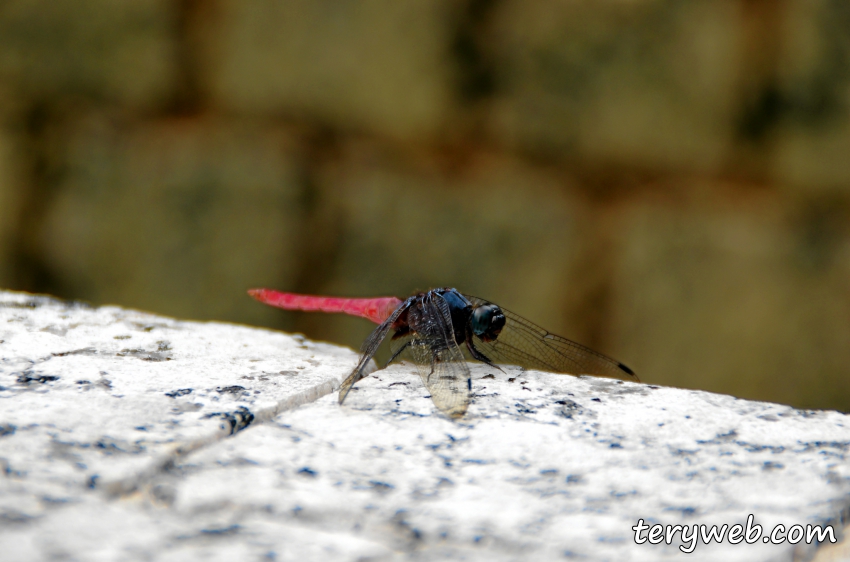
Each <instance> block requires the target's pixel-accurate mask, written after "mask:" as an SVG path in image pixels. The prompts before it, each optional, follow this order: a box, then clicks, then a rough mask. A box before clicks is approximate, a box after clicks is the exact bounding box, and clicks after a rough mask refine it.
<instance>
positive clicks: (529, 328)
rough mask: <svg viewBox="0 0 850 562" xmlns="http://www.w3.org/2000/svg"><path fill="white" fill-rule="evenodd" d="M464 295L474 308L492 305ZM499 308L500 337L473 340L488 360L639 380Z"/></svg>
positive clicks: (626, 370)
mask: <svg viewBox="0 0 850 562" xmlns="http://www.w3.org/2000/svg"><path fill="white" fill-rule="evenodd" d="M464 296H465V297H466V298H467V299H469V301H470V302H471V303H472V304H473V305H475V306H480V305H485V304H492V303H490V302H489V301H485V300H484V299H479V298H477V297H471V296H469V295H464ZM499 308H501V310H502V312H503V313H504V315H505V319H506V322H505V327H504V328H503V329H502V332H501V333H500V334H499V337H498V338H496V340H494V341H490V342H485V341H484V340H482V339H481V338H479V337H478V336H474V337H473V342H474V344H475V347H476V348H478V350H479V351H481V352H482V353H483V354H484V355H486V356H487V357H488V358H489V359H490V360H491V361H494V362H496V363H508V364H514V365H521V366H523V367H529V368H532V369H540V370H544V371H553V372H557V373H570V374H574V375H601V376H606V377H616V378H625V379H627V380H632V381H639V379H638V378H637V375H635V374H634V372H633V371H632V370H631V369H629V368H628V367H626V366H625V365H623V364H622V363H620V362H619V361H616V360H614V359H611V358H610V357H607V356H605V355H603V354H601V353H599V352H596V351H594V350H592V349H590V348H589V347H585V346H583V345H581V344H579V343H576V342H574V341H571V340H568V339H567V338H563V337H561V336H558V335H555V334H553V333H551V332H549V331H548V330H545V329H544V328H541V327H540V326H538V325H537V324H535V323H533V322H530V321H528V320H526V319H525V318H523V317H522V316H520V315H518V314H514V313H513V312H511V311H509V310H505V309H504V308H502V307H499Z"/></svg>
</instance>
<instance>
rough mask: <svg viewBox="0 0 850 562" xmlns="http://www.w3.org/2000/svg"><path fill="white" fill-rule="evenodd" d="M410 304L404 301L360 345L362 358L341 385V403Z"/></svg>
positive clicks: (360, 377) (408, 301) (361, 376)
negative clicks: (394, 323)
mask: <svg viewBox="0 0 850 562" xmlns="http://www.w3.org/2000/svg"><path fill="white" fill-rule="evenodd" d="M409 305H410V299H408V300H407V301H405V302H403V303H402V304H401V305H400V306H399V307H398V308H396V309H395V311H393V313H392V314H390V316H389V318H387V319H386V320H384V321H383V322H382V323H381V324H380V325H378V327H377V328H375V329H374V330H373V331H372V333H371V334H369V337H368V338H366V340H365V341H364V342H363V345H361V346H360V352H361V355H360V360H359V361H358V362H357V366H356V367H354V370H353V371H352V372H351V374H350V375H348V377H347V378H346V379H345V380H344V381H343V383H342V386H340V387H339V403H340V404H342V403H343V401H344V400H345V397H346V396H348V393H349V391H350V390H351V387H352V386H354V383H356V382H357V381H359V380H360V379H362V378H363V369H365V368H366V365H368V364H369V361H371V359H372V357H374V356H375V352H376V351H378V348H379V347H381V343H382V342H383V341H384V338H386V337H387V334H388V333H389V331H390V329H391V328H392V325H393V322H395V321H396V320H397V319H398V317H399V316H401V313H402V312H404V310H405V309H406V308H407V307H408V306H409Z"/></svg>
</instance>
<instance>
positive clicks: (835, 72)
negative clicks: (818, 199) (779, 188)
mask: <svg viewBox="0 0 850 562" xmlns="http://www.w3.org/2000/svg"><path fill="white" fill-rule="evenodd" d="M786 9H787V11H788V13H787V15H786V17H785V20H784V21H785V25H784V28H783V43H782V44H783V50H782V53H781V58H780V62H779V65H778V66H779V71H778V73H777V94H776V97H777V100H776V105H777V108H778V109H777V110H778V112H779V118H778V123H777V131H776V141H775V152H774V160H773V171H774V179H775V180H777V181H778V182H779V183H782V184H785V185H786V186H787V187H788V188H790V190H791V191H795V192H806V193H810V194H818V193H820V194H823V193H840V194H844V195H846V194H847V193H850V159H848V158H847V154H848V151H850V46H848V43H847V29H848V25H850V10H848V7H847V5H846V4H844V3H843V2H826V1H821V0H818V1H814V2H808V1H794V2H789V3H788V7H787V8H786Z"/></svg>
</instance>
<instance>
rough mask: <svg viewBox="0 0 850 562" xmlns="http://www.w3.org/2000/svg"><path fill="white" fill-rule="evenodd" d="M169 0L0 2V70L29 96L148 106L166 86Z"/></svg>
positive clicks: (171, 24) (164, 94) (166, 92)
mask: <svg viewBox="0 0 850 562" xmlns="http://www.w3.org/2000/svg"><path fill="white" fill-rule="evenodd" d="M175 8H176V3H175V2H171V1H170V0H126V1H121V2H112V1H111V0H72V1H68V2H51V1H50V0H13V1H10V2H4V3H3V5H2V6H0V77H2V79H3V81H5V82H7V83H11V84H14V87H15V88H16V89H18V90H19V91H21V92H22V93H23V94H25V95H27V96H30V97H35V98H41V99H45V98H49V97H52V96H56V97H62V96H68V95H71V96H84V97H91V98H94V99H96V100H109V101H114V102H118V103H122V104H127V105H132V106H140V107H150V106H152V105H156V104H158V103H161V102H162V101H163V99H167V98H168V96H170V95H172V94H173V90H174V88H175V85H174V81H175V79H176V76H175V73H176V64H177V61H176V57H177V53H176V52H175V51H176V43H175V41H176V37H175V29H174V28H175V21H176V13H175Z"/></svg>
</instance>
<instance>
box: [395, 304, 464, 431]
mask: <svg viewBox="0 0 850 562" xmlns="http://www.w3.org/2000/svg"><path fill="white" fill-rule="evenodd" d="M421 313H422V314H421V318H420V320H419V321H418V322H417V323H416V330H415V332H413V333H412V334H411V337H410V339H409V345H408V346H407V349H406V351H407V350H409V354H410V357H411V358H412V359H413V361H414V363H415V364H416V366H417V369H418V370H419V376H420V377H421V378H422V383H423V384H424V385H425V387H426V388H427V389H428V391H429V392H430V393H431V400H432V401H433V402H434V405H435V406H437V408H439V409H440V410H442V411H443V412H445V413H446V415H448V416H450V417H453V418H459V417H461V416H463V414H464V413H466V409H467V407H469V391H470V386H471V382H472V381H471V379H470V374H469V366H468V365H467V364H466V360H465V359H464V356H463V353H462V352H461V350H460V348H459V347H458V345H457V343H456V342H455V338H454V331H453V330H452V319H451V315H450V314H449V307H448V304H447V303H446V301H445V300H444V299H443V298H442V297H441V296H439V295H432V298H431V299H428V300H426V301H423V302H422V309H421Z"/></svg>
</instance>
